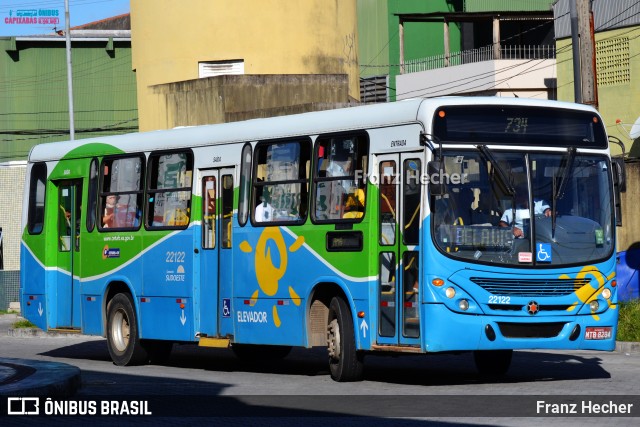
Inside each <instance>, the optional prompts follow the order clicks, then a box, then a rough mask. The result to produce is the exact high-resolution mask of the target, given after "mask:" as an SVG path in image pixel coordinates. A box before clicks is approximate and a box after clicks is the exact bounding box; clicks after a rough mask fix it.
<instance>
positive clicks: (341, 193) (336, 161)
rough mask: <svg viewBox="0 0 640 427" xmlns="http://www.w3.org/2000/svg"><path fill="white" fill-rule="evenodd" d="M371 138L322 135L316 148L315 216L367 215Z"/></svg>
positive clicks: (326, 218)
mask: <svg viewBox="0 0 640 427" xmlns="http://www.w3.org/2000/svg"><path fill="white" fill-rule="evenodd" d="M368 154H369V141H368V139H367V137H366V135H364V134H357V135H354V134H346V135H332V136H321V137H319V138H318V141H317V143H316V150H315V163H314V165H315V166H314V169H315V184H314V185H315V188H314V195H315V197H314V203H313V211H312V212H313V219H314V221H316V222H320V223H324V222H341V221H350V222H356V221H360V218H362V217H363V216H364V214H365V206H366V180H365V179H364V177H365V176H366V175H367V157H368Z"/></svg>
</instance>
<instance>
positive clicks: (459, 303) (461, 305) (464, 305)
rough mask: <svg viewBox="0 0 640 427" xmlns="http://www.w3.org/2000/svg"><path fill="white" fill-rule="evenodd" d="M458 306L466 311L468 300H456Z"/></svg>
mask: <svg viewBox="0 0 640 427" xmlns="http://www.w3.org/2000/svg"><path fill="white" fill-rule="evenodd" d="M458 307H459V308H460V310H462V311H467V310H468V309H469V301H467V300H466V299H461V300H460V301H458Z"/></svg>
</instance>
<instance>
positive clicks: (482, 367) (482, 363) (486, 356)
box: [473, 350, 513, 376]
mask: <svg viewBox="0 0 640 427" xmlns="http://www.w3.org/2000/svg"><path fill="white" fill-rule="evenodd" d="M512 357H513V350H476V351H474V352H473V359H474V361H475V362H476V369H478V372H479V373H480V374H482V375H489V376H500V375H504V374H506V373H507V371H508V370H509V366H511V358H512Z"/></svg>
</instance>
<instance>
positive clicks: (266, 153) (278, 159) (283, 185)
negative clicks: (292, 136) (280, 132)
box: [252, 138, 311, 224]
mask: <svg viewBox="0 0 640 427" xmlns="http://www.w3.org/2000/svg"><path fill="white" fill-rule="evenodd" d="M310 145H311V144H310V142H309V140H308V138H304V139H300V140H293V141H277V142H265V143H260V144H258V145H257V146H256V151H255V160H256V161H255V162H254V163H255V165H254V173H253V187H254V190H253V196H254V199H253V217H252V219H253V223H254V224H261V223H283V222H287V223H297V224H302V223H304V222H305V220H306V218H307V193H308V186H309V166H308V165H309V162H310V157H311V154H310V152H311V147H310Z"/></svg>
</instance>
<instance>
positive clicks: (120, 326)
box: [107, 293, 149, 366]
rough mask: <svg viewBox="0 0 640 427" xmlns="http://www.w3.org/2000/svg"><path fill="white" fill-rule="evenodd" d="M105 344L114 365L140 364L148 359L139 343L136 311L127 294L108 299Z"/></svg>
mask: <svg viewBox="0 0 640 427" xmlns="http://www.w3.org/2000/svg"><path fill="white" fill-rule="evenodd" d="M107 346H108V347H109V354H110V355H111V359H112V360H113V363H115V364H116V365H119V366H128V365H140V364H145V363H147V362H148V361H149V355H148V353H147V351H146V350H145V349H144V347H143V346H142V344H141V343H140V334H139V333H138V323H137V318H136V313H135V309H134V307H133V302H132V300H131V297H130V296H129V295H128V294H123V293H120V294H116V295H115V296H114V297H113V299H112V300H111V301H109V305H108V306H107Z"/></svg>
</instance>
